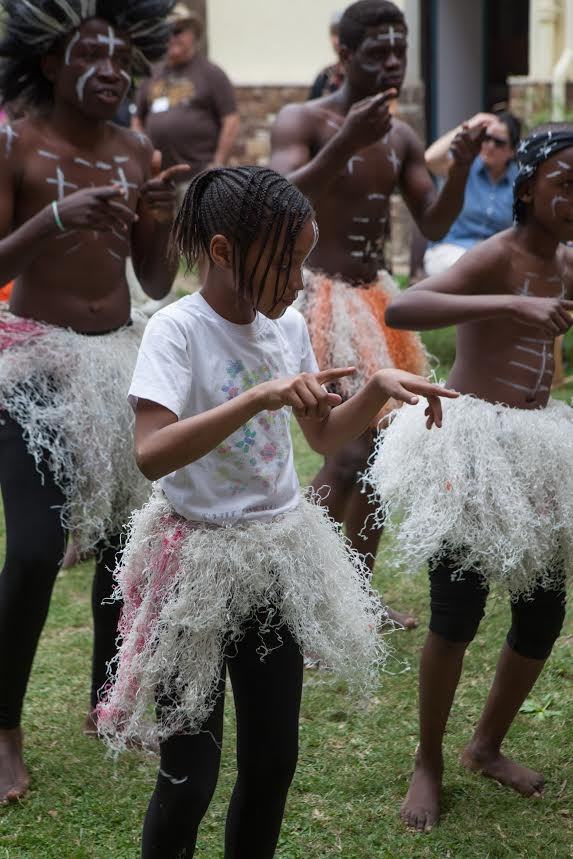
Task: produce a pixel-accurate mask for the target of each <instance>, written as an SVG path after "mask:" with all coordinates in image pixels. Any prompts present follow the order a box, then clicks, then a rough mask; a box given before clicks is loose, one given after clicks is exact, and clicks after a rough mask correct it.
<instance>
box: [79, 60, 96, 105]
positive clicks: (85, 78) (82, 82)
mask: <svg viewBox="0 0 573 859" xmlns="http://www.w3.org/2000/svg"><path fill="white" fill-rule="evenodd" d="M95 73H96V70H95V66H90V68H89V69H88V70H87V72H84V73H83V75H80V77H79V78H78V79H77V81H76V93H77V96H78V101H83V100H84V90H85V88H86V84H87V82H88V81H89V79H90V78H91V77H93V76H94V75H95Z"/></svg>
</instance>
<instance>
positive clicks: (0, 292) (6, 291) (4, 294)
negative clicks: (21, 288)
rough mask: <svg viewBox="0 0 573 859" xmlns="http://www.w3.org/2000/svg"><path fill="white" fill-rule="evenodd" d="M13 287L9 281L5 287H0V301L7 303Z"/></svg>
mask: <svg viewBox="0 0 573 859" xmlns="http://www.w3.org/2000/svg"><path fill="white" fill-rule="evenodd" d="M13 285H14V281H10V283H7V284H6V286H0V301H8V299H9V298H10V293H11V292H12V286H13Z"/></svg>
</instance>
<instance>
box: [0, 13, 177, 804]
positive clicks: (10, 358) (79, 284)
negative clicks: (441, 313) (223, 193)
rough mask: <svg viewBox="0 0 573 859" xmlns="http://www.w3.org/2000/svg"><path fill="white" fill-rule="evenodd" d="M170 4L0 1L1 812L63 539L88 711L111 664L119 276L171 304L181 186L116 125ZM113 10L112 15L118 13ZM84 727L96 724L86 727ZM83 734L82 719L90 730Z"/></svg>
mask: <svg viewBox="0 0 573 859" xmlns="http://www.w3.org/2000/svg"><path fill="white" fill-rule="evenodd" d="M172 5H173V4H172V2H170V0H133V2H130V3H122V4H118V3H117V2H115V0H113V2H109V0H51V2H46V0H4V2H3V3H2V7H3V11H4V17H3V27H4V38H3V41H2V43H1V44H0V57H1V62H0V97H1V98H2V99H3V100H4V101H6V102H11V101H12V100H13V99H14V98H15V97H16V96H18V97H20V98H23V99H24V100H25V101H26V103H27V108H28V110H27V115H26V116H25V117H24V118H23V119H20V120H17V121H15V122H12V123H9V124H7V125H5V126H4V127H3V128H2V129H0V162H1V170H0V236H1V238H0V282H1V283H6V282H8V281H9V280H11V279H14V288H13V291H12V295H11V299H10V313H9V314H3V315H2V319H1V321H0V404H1V409H2V414H1V422H0V484H1V487H2V495H3V501H4V512H5V519H6V558H5V562H4V568H3V570H2V573H1V575H0V802H5V801H8V800H13V799H18V798H20V797H21V796H22V795H23V794H24V793H25V791H26V790H27V787H28V774H27V771H26V767H25V765H24V762H23V757H22V732H21V728H20V722H21V711H22V704H23V699H24V695H25V691H26V685H27V681H28V677H29V674H30V670H31V667H32V661H33V657H34V653H35V649H36V645H37V642H38V639H39V636H40V633H41V630H42V626H43V624H44V620H45V617H46V614H47V611H48V605H49V601H50V595H51V590H52V586H53V584H54V580H55V578H56V575H57V572H58V569H59V566H60V563H61V561H62V558H63V555H64V551H65V546H66V541H67V535H68V533H70V532H73V533H74V537H75V540H76V543H77V545H78V548H79V550H80V551H85V550H90V549H91V550H95V553H96V574H95V578H94V587H93V612H94V630H95V635H94V655H93V679H92V691H91V708H92V710H93V709H94V708H95V705H96V703H97V693H98V689H99V688H100V687H101V686H102V685H103V683H104V682H105V679H106V664H107V662H108V660H109V659H111V658H112V657H113V655H114V652H115V636H116V628H117V620H118V609H117V607H114V606H109V605H103V604H102V601H103V600H104V599H105V598H106V597H107V596H109V594H110V591H111V574H110V572H109V570H110V568H113V567H114V565H115V558H116V554H117V551H118V546H119V538H118V536H117V535H118V534H119V533H120V531H121V529H122V527H123V524H124V523H125V521H126V519H127V518H128V516H129V514H130V512H131V510H132V509H133V507H135V506H137V505H138V504H139V503H141V502H142V501H143V500H145V498H146V497H147V494H148V492H147V484H146V481H145V480H143V479H142V478H141V475H140V473H139V471H138V469H137V467H136V465H135V462H134V458H133V455H132V451H131V441H130V439H131V430H132V419H131V414H130V410H129V406H128V405H127V401H126V396H127V391H128V388H129V383H130V380H131V375H132V369H133V366H134V364H135V359H136V357H137V350H138V345H139V340H140V335H141V333H142V330H143V323H142V321H141V319H140V318H139V317H137V315H132V314H131V312H130V302H129V291H128V286H127V283H126V277H125V263H126V259H127V257H128V256H132V258H133V262H134V266H135V270H136V272H137V274H138V277H139V279H140V281H141V283H142V285H143V287H144V289H145V291H146V292H147V293H148V294H149V295H150V296H151V297H152V298H161V297H163V296H164V295H165V294H166V293H167V291H168V290H169V288H170V286H171V284H172V281H173V278H174V274H175V263H169V262H168V259H167V245H168V238H169V233H170V229H171V224H172V221H173V218H174V215H175V183H174V180H175V178H176V176H177V174H178V173H179V172H181V171H183V170H187V168H186V167H183V168H180V167H173V168H171V169H170V170H168V171H164V172H161V165H160V161H159V160H158V159H157V157H156V156H155V155H154V153H153V150H152V147H151V145H150V143H149V142H148V141H147V139H146V138H144V137H143V136H141V135H139V136H138V135H136V134H134V133H132V132H130V131H127V130H125V129H122V128H119V127H117V126H115V125H113V124H112V122H111V120H112V119H113V117H114V115H115V113H116V111H117V109H118V107H119V105H120V104H121V101H122V99H123V98H124V97H125V95H126V94H127V92H128V90H129V88H130V84H131V75H132V71H133V69H137V70H139V71H141V70H142V69H143V68H144V66H145V65H146V64H147V63H148V62H149V61H152V60H156V59H158V58H159V57H160V56H161V55H162V53H163V51H164V49H165V47H166V45H167V40H168V28H167V26H166V24H165V16H166V15H167V13H168V12H169V10H170V8H171V6H172ZM118 7H119V8H118ZM90 713H91V711H90ZM89 728H91V730H92V732H93V730H94V728H95V725H94V723H93V717H92V716H91V715H90V716H88V719H87V720H86V729H89Z"/></svg>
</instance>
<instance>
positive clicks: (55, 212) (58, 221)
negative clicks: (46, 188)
mask: <svg viewBox="0 0 573 859" xmlns="http://www.w3.org/2000/svg"><path fill="white" fill-rule="evenodd" d="M52 214H53V215H54V221H55V222H56V225H57V227H58V229H59V230H61V232H62V233H65V232H66V228H65V227H64V225H63V224H62V219H61V218H60V212H59V210H58V204H57V203H56V201H55V200H53V201H52Z"/></svg>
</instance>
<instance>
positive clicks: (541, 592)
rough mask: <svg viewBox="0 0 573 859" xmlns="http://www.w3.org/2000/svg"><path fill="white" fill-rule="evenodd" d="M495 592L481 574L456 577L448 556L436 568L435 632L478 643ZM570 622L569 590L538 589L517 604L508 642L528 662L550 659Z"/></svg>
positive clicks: (432, 577)
mask: <svg viewBox="0 0 573 859" xmlns="http://www.w3.org/2000/svg"><path fill="white" fill-rule="evenodd" d="M488 593H489V590H488V588H487V586H485V585H484V583H483V581H482V579H481V578H480V576H479V575H478V574H477V573H471V572H470V573H465V574H464V575H463V576H460V575H458V574H457V573H456V572H455V564H454V563H452V562H451V560H450V559H449V558H448V557H447V556H446V555H442V556H440V558H438V559H435V560H433V561H432V562H431V563H430V607H431V617H430V630H431V631H432V632H434V633H436V635H440V636H442V638H445V639H446V640H447V641H454V642H470V641H472V640H473V638H474V636H475V634H476V632H477V630H478V627H479V624H480V621H481V619H482V617H483V616H484V613H485V604H486V600H487V597H488ZM564 619H565V587H564V586H563V587H561V588H554V589H545V588H541V587H538V588H536V589H535V590H534V591H533V593H532V594H531V596H530V597H528V598H527V599H526V598H524V597H519V599H516V600H512V602H511V627H510V630H509V632H508V634H507V643H508V644H509V646H510V647H511V649H512V650H515V652H516V653H519V655H520V656H525V657H526V658H528V659H547V657H548V656H549V654H550V653H551V651H552V649H553V645H554V644H555V641H556V640H557V638H558V637H559V634H560V632H561V628H562V626H563V621H564Z"/></svg>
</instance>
